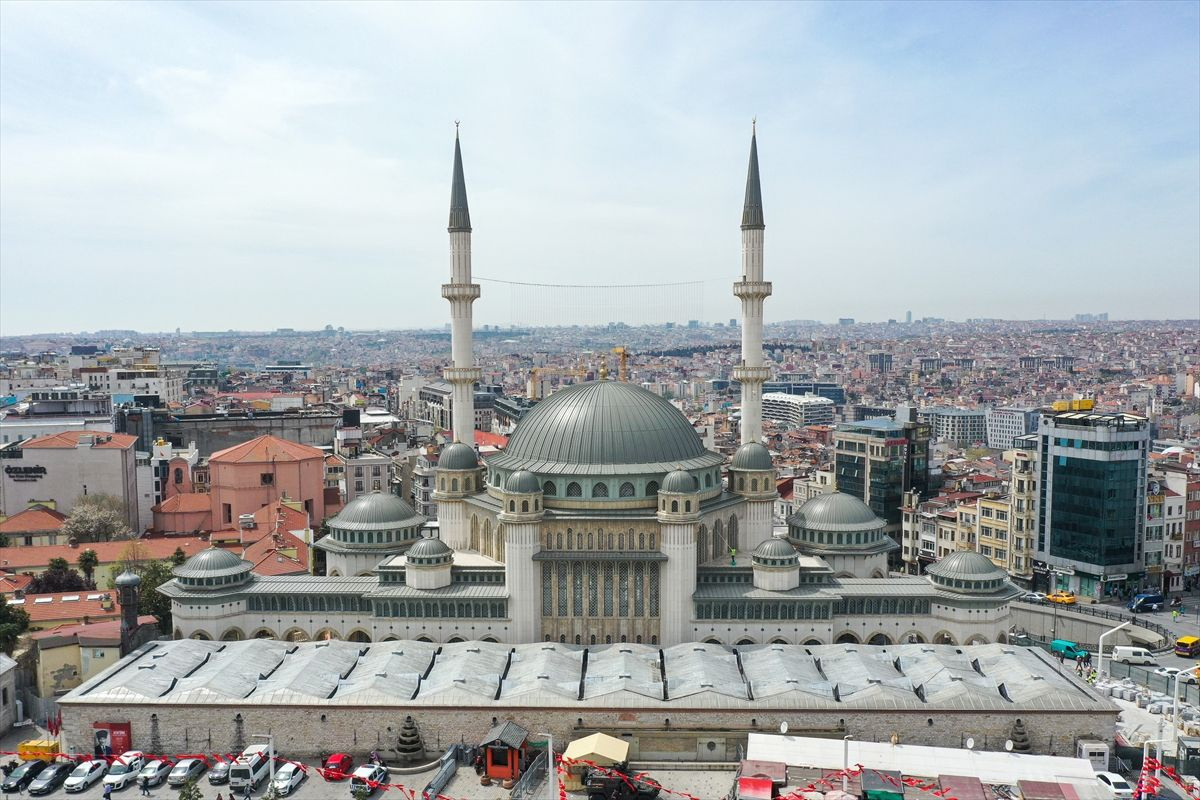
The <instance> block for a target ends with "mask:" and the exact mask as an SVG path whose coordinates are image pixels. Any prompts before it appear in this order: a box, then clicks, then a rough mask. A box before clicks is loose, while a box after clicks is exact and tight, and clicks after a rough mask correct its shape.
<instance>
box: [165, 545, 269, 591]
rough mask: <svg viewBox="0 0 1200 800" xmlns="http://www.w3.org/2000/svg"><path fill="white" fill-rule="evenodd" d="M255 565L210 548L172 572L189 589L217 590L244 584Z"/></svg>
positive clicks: (223, 551)
mask: <svg viewBox="0 0 1200 800" xmlns="http://www.w3.org/2000/svg"><path fill="white" fill-rule="evenodd" d="M252 568H253V565H252V564H251V563H250V562H249V561H244V560H243V559H241V558H240V557H238V556H237V555H235V554H233V553H231V552H229V551H228V550H222V549H220V548H218V547H209V548H208V549H207V550H201V551H200V552H199V553H197V554H196V555H194V556H192V557H191V558H189V559H188V560H187V561H185V562H183V564H181V565H180V566H178V567H175V568H174V569H173V570H171V574H173V575H174V576H175V579H176V581H177V582H178V583H179V584H181V585H182V586H186V587H188V588H189V589H217V588H220V587H222V586H229V585H232V584H238V583H244V582H245V581H246V580H248V579H249V577H250V570H251V569H252Z"/></svg>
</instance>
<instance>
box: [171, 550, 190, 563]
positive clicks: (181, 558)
mask: <svg viewBox="0 0 1200 800" xmlns="http://www.w3.org/2000/svg"><path fill="white" fill-rule="evenodd" d="M185 561H187V553H185V552H183V548H182V547H176V548H175V552H174V553H171V565H172V566H175V567H182V566H183V562H185Z"/></svg>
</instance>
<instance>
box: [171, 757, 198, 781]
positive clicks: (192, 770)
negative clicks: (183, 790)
mask: <svg viewBox="0 0 1200 800" xmlns="http://www.w3.org/2000/svg"><path fill="white" fill-rule="evenodd" d="M206 769H208V764H206V763H205V762H204V759H202V758H185V759H183V760H181V761H180V762H179V763H178V764H176V765H175V769H173V770H171V774H170V775H168V776H167V786H183V785H184V784H185V783H187V782H188V781H198V780H200V776H201V775H203V774H204V770H206Z"/></svg>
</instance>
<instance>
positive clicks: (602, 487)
mask: <svg viewBox="0 0 1200 800" xmlns="http://www.w3.org/2000/svg"><path fill="white" fill-rule="evenodd" d="M592 497H608V484H607V483H593V484H592Z"/></svg>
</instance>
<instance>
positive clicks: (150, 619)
mask: <svg viewBox="0 0 1200 800" xmlns="http://www.w3.org/2000/svg"><path fill="white" fill-rule="evenodd" d="M89 594H95V592H90V593H89ZM137 621H138V625H153V624H155V623H157V622H158V620H157V619H156V618H155V616H154V615H153V614H143V615H141V616H140V617H138V619H137ZM31 637H32V638H33V639H34V640H35V641H36V642H37V643H38V648H39V649H47V648H49V647H62V646H63V645H71V644H86V645H89V646H90V645H105V644H108V645H112V646H116V645H119V644H120V643H121V620H120V619H119V618H117V619H110V620H107V621H105V622H92V623H89V624H87V625H83V624H80V623H66V624H63V625H57V626H55V627H53V628H50V629H49V630H44V631H37V632H36V633H34V634H31ZM60 640H61V641H60Z"/></svg>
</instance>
